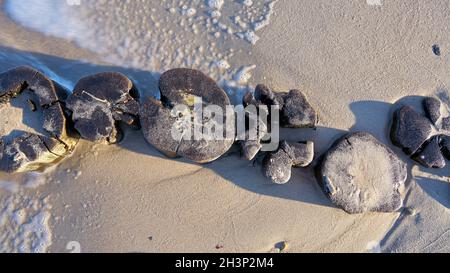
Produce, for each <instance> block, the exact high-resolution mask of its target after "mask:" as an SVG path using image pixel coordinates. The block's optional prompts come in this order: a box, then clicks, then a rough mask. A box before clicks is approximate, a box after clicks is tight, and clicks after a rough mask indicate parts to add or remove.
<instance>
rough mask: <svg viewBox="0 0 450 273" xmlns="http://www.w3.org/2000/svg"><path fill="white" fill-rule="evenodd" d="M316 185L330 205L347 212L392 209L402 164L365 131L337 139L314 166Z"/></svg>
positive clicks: (403, 175) (396, 200)
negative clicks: (317, 183) (319, 187)
mask: <svg viewBox="0 0 450 273" xmlns="http://www.w3.org/2000/svg"><path fill="white" fill-rule="evenodd" d="M317 176H318V177H317V178H318V181H319V184H320V186H321V188H322V190H323V191H324V193H325V194H326V196H327V197H328V198H329V199H330V200H331V202H332V203H333V204H335V205H336V206H338V207H339V208H342V209H343V210H345V211H346V212H348V213H350V214H357V213H365V212H394V211H396V210H398V209H399V208H400V207H401V206H402V203H403V201H402V197H401V194H400V190H399V189H400V187H401V186H402V185H403V184H404V183H405V181H406V178H407V169H406V164H405V163H404V162H402V161H401V160H400V159H399V158H398V157H397V156H396V155H395V154H394V153H393V152H392V151H391V150H390V149H389V148H387V147H386V146H385V145H384V144H382V143H381V142H379V141H378V140H377V139H376V138H375V137H374V136H372V135H370V134H369V133H364V132H358V133H353V134H350V135H347V136H345V137H344V138H342V139H340V140H338V141H337V142H336V143H335V144H334V145H333V147H332V148H331V149H330V150H329V151H328V152H327V153H326V154H325V156H324V157H323V159H322V162H321V164H320V165H319V167H318V169H317Z"/></svg>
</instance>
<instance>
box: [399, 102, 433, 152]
mask: <svg viewBox="0 0 450 273" xmlns="http://www.w3.org/2000/svg"><path fill="white" fill-rule="evenodd" d="M431 132H432V124H431V123H430V121H429V120H428V119H427V118H425V117H424V116H422V115H420V114H418V113H417V112H416V111H414V109H413V108H412V107H410V106H404V107H402V108H401V109H399V110H398V111H397V112H396V113H395V115H394V122H393V124H392V130H391V139H392V142H393V143H394V144H395V145H397V146H399V147H401V148H402V149H403V151H404V152H405V153H406V154H408V155H412V154H414V153H416V152H417V151H418V150H419V149H420V147H422V145H423V144H424V143H425V142H426V141H427V139H428V138H429V137H430V134H431Z"/></svg>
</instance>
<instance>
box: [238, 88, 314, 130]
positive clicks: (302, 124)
mask: <svg viewBox="0 0 450 273" xmlns="http://www.w3.org/2000/svg"><path fill="white" fill-rule="evenodd" d="M250 102H252V103H253V104H255V102H257V103H258V104H263V105H267V106H268V107H269V110H270V106H278V107H279V110H280V119H281V126H283V127H286V128H315V127H316V125H317V123H318V121H319V118H318V115H317V112H316V110H315V109H314V108H313V107H312V106H311V104H310V103H309V101H308V99H307V98H306V96H305V94H303V93H302V92H301V91H299V90H291V91H289V92H273V91H272V90H270V89H269V88H268V87H267V86H265V85H262V84H260V85H258V86H257V87H256V89H255V95H254V98H252V97H251V94H246V96H245V97H244V105H245V103H250Z"/></svg>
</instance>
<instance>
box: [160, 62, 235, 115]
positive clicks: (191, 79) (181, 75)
mask: <svg viewBox="0 0 450 273" xmlns="http://www.w3.org/2000/svg"><path fill="white" fill-rule="evenodd" d="M159 90H160V91H161V100H162V102H163V103H165V104H168V105H176V104H186V98H187V97H188V96H195V97H199V98H202V99H203V103H206V104H212V105H218V106H221V107H225V106H227V105H230V99H229V98H228V95H227V94H226V93H225V92H224V91H223V90H222V89H221V88H220V87H219V86H218V85H217V83H216V82H215V81H214V80H213V79H211V78H210V77H208V76H206V75H205V74H203V73H202V72H201V71H198V70H193V69H187V68H177V69H172V70H169V71H167V72H165V73H164V74H162V75H161V78H160V80H159Z"/></svg>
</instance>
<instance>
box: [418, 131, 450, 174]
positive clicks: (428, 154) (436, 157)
mask: <svg viewBox="0 0 450 273" xmlns="http://www.w3.org/2000/svg"><path fill="white" fill-rule="evenodd" d="M414 160H416V161H417V162H419V163H421V164H422V165H424V166H425V167H427V168H444V167H445V158H444V156H443V155H442V153H441V147H440V136H435V137H433V138H432V139H431V140H430V141H428V142H427V143H425V144H424V145H423V150H421V151H420V152H419V153H418V154H417V155H415V156H414Z"/></svg>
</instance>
